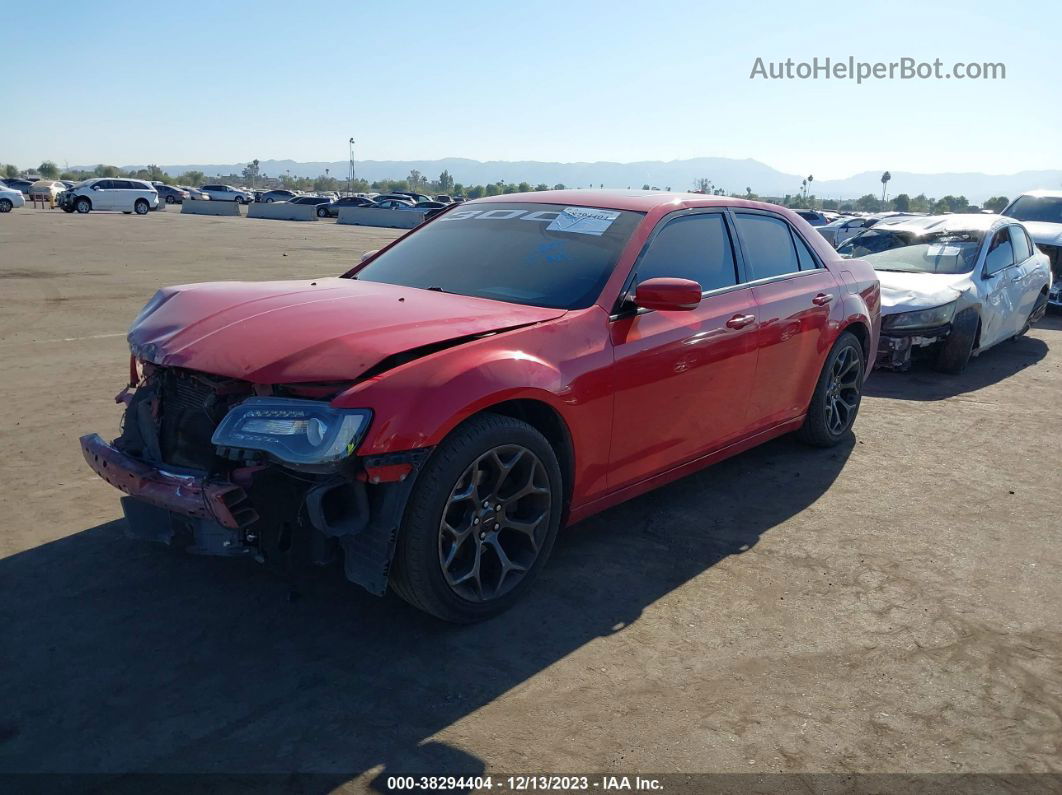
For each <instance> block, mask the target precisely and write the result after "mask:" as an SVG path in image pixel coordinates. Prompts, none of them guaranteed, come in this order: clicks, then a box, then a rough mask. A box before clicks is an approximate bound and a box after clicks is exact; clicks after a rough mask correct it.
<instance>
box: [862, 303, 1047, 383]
mask: <svg viewBox="0 0 1062 795" xmlns="http://www.w3.org/2000/svg"><path fill="white" fill-rule="evenodd" d="M1037 328H1047V329H1051V330H1052V331H1053V330H1055V329H1062V322H1059V319H1057V318H1054V317H1049V318H1045V319H1044V320H1043V321H1041V323H1040V324H1039V325H1038V326H1037ZM1047 350H1048V344H1047V343H1046V342H1044V341H1043V340H1042V339H1037V338H1035V337H1029V336H1024V337H1019V338H1017V339H1014V340H1008V341H1006V342H1001V343H999V344H998V345H996V346H995V347H993V348H989V349H988V350H987V351H985V352H984V353H982V354H981V355H980V356H975V357H974V358H973V359H971V360H970V364H969V365H968V366H967V368H966V370H965V371H963V373H962V374H960V375H948V374H946V373H939V372H937V371H936V370H934V369H933V368H932V367H931V366H930V363H929V362H927V361H915V362H914V363H913V364H912V366H911V369H910V370H908V371H907V372H904V373H897V372H893V371H890V370H876V371H875V372H874V374H873V375H872V376H871V378H870V380H869V381H867V385H866V389H865V390H864V394H865V395H866V396H867V397H883V398H894V399H899V400H946V399H947V398H951V397H955V396H956V395H963V394H966V393H968V392H976V391H978V390H979V389H984V388H985V387H988V386H992V385H993V384H996V383H998V382H1000V381H1004V380H1006V379H1007V378H1010V377H1011V376H1012V375H1014V374H1016V373H1018V372H1020V371H1021V370H1024V369H1025V368H1026V367H1029V366H1031V365H1034V364H1036V363H1037V362H1039V361H1040V360H1041V359H1043V358H1044V357H1045V356H1046V355H1047Z"/></svg>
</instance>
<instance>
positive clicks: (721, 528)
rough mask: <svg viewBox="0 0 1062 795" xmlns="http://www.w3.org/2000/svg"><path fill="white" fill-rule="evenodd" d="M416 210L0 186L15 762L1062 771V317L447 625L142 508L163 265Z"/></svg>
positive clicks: (392, 770)
mask: <svg viewBox="0 0 1062 795" xmlns="http://www.w3.org/2000/svg"><path fill="white" fill-rule="evenodd" d="M395 234H396V233H394V232H392V231H390V230H370V229H364V228H359V227H348V226H337V225H335V224H334V223H331V222H323V223H305V224H300V223H293V222H282V221H266V220H248V219H246V218H210V217H197V216H182V215H179V214H178V213H177V212H175V211H173V210H171V211H169V212H166V213H153V214H151V215H149V216H147V217H143V218H140V217H134V216H125V215H121V214H104V213H93V214H90V215H87V216H77V215H66V214H64V213H62V212H58V211H39V210H38V211H33V210H28V209H26V210H16V211H15V212H12V213H11V214H9V215H7V216H0V372H2V373H3V376H2V381H0V383H2V384H3V393H4V395H5V398H6V400H5V410H6V416H5V418H4V421H3V422H2V423H0V445H2V447H0V484H2V486H0V515H2V516H3V525H2V526H3V529H4V532H3V534H2V536H0V638H2V641H0V660H2V661H3V662H2V665H3V670H2V676H0V704H2V705H3V708H2V709H0V771H7V772H11V771H64V772H70V771H90V772H100V773H118V772H125V771H156V772H173V771H218V772H227V771H236V772H241V773H247V772H259V771H264V772H284V771H289V770H299V771H316V772H320V773H323V774H325V775H324V776H323V777H322V778H321V779H320V780H319V783H320V789H321V790H327V789H329V788H332V787H339V786H341V785H343V784H346V783H348V782H351V783H350V786H351V787H352V788H353V787H357V786H360V785H361V784H363V783H366V782H369V781H372V780H373V779H376V778H377V777H378V776H380V775H381V774H382V775H383V776H386V775H389V774H390V775H393V774H396V773H402V774H408V773H413V772H425V773H443V772H464V773H478V772H483V771H487V772H493V773H517V772H522V773H544V772H556V773H571V772H605V771H615V772H620V773H635V772H643V773H667V772H686V773H689V772H709V771H712V772H720V771H725V772H740V773H748V772H838V773H858V772H896V771H907V772H939V773H959V772H969V771H978V772H995V773H1000V772H1008V773H1016V772H1048V771H1053V772H1056V773H1058V772H1062V576H1060V574H1062V565H1060V564H1062V551H1060V545H1059V529H1060V523H1059V519H1058V516H1059V500H1060V497H1062V475H1060V471H1062V469H1060V466H1059V456H1060V454H1062V421H1060V404H1059V395H1060V394H1062V321H1060V318H1059V316H1049V317H1048V318H1047V319H1046V320H1045V321H1044V322H1043V323H1042V324H1041V325H1040V326H1039V327H1037V328H1035V329H1034V330H1033V331H1032V332H1031V333H1030V334H1029V335H1028V336H1027V337H1025V338H1023V339H1021V340H1018V341H1016V342H1013V343H1005V344H1003V345H1002V346H1001V347H999V348H997V349H996V350H994V351H991V352H989V353H987V354H986V355H984V356H983V357H980V358H978V359H976V360H974V361H973V362H972V364H971V366H970V368H969V370H968V372H967V373H966V374H965V375H964V376H962V377H958V378H950V377H946V376H940V375H937V374H935V373H931V372H928V371H925V370H916V371H915V372H913V373H909V374H890V373H877V374H875V376H874V377H873V378H872V380H871V382H870V384H869V385H868V391H869V393H868V396H867V397H866V399H865V401H864V403H863V407H862V412H861V414H860V418H859V421H858V422H857V424H856V428H855V431H856V432H855V436H854V438H852V439H851V440H850V442H849V443H847V444H845V445H842V446H841V447H839V448H837V449H835V450H831V451H820V450H811V449H808V448H805V447H802V446H800V445H798V444H797V443H795V442H793V441H791V440H788V439H782V440H778V441H775V442H772V443H770V444H768V445H766V446H764V447H762V448H759V449H757V450H753V451H751V452H749V453H746V454H744V455H742V456H740V457H738V458H735V459H732V460H730V461H728V462H725V463H723V464H721V465H718V466H716V467H714V468H711V469H709V470H706V471H704V472H702V473H701V474H699V475H696V476H693V477H690V478H687V479H685V480H683V481H680V482H678V483H676V484H673V485H671V486H669V487H666V488H664V489H661V490H659V491H657V492H655V493H653V494H651V495H647V496H645V497H642V498H639V499H637V500H634V501H633V502H630V503H628V504H626V505H624V506H621V507H619V508H617V509H614V510H612V511H609V512H607V513H605V514H603V515H600V516H598V517H596V518H594V519H592V520H590V521H587V522H585V523H583V524H582V525H580V526H578V527H576V528H573V529H572V530H570V531H569V532H567V533H566V534H564V535H562V537H561V539H560V541H559V543H558V545H557V549H556V552H555V554H554V558H553V560H552V561H551V563H550V565H549V566H548V567H547V569H546V572H545V574H544V576H543V578H542V579H541V580H540V582H539V583H538V585H537V587H536V588H535V589H534V590H533V592H532V593H531V594H530V598H528V599H526V600H525V601H524V602H523V603H521V604H520V605H519V606H518V607H517V608H516V609H515V610H513V611H512V612H510V613H508V614H507V615H505V616H504V617H502V618H500V619H497V620H495V621H493V622H491V623H487V624H484V625H480V626H474V627H467V628H457V627H452V626H447V625H442V624H439V623H437V622H435V621H433V620H431V619H429V618H427V617H425V616H423V615H421V614H420V613H418V612H417V611H415V610H413V609H411V608H408V607H406V606H405V605H404V604H403V603H401V602H400V601H399V600H398V599H397V598H394V597H387V598H385V599H382V600H381V599H377V598H375V597H372V596H370V595H368V594H367V593H364V592H363V591H361V590H360V589H358V588H357V587H355V586H352V585H348V584H346V583H344V582H343V581H342V579H341V577H340V576H339V575H338V574H335V573H331V574H329V573H326V574H325V575H322V576H321V577H320V578H319V579H317V580H313V581H311V582H308V583H305V584H302V585H300V586H299V588H300V593H301V596H300V597H299V598H291V590H290V587H289V585H288V584H286V583H284V582H282V581H280V580H278V579H277V578H275V577H274V576H273V575H271V574H269V573H268V572H266V571H265V570H263V569H262V568H261V567H259V566H257V565H256V564H254V563H253V562H250V561H240V562H234V561H224V560H216V559H203V558H193V557H190V556H186V555H184V554H182V553H178V552H174V551H171V550H168V549H166V548H164V547H156V546H152V545H148V544H145V543H141V542H136V541H131V540H127V539H125V538H124V536H123V534H122V523H121V521H120V519H119V516H120V509H119V504H118V493H117V492H116V491H115V490H114V489H112V488H111V487H109V486H108V485H106V484H105V483H103V482H102V481H101V480H99V479H98V478H96V477H95V476H94V475H92V473H91V472H90V471H89V470H88V469H87V467H86V466H85V465H84V462H83V461H82V459H81V455H80V451H79V448H78V444H77V437H78V436H79V435H80V434H82V433H86V432H90V431H98V432H100V433H101V434H102V435H104V436H105V437H108V438H110V437H111V436H113V435H115V433H116V429H117V424H118V420H119V416H120V412H119V409H118V407H117V406H115V404H114V402H113V400H112V398H113V396H114V395H115V394H116V393H117V392H118V391H119V390H120V389H121V388H122V386H123V384H124V380H125V378H126V374H127V349H126V346H125V341H124V333H125V330H126V328H127V327H128V325H129V322H130V321H131V320H132V318H133V316H134V315H135V314H136V312H137V311H138V309H139V308H140V306H141V305H142V304H143V303H144V302H145V301H146V300H147V299H148V297H150V295H151V294H152V292H153V291H154V290H155V289H156V287H158V286H161V285H166V284H175V283H185V282H194V281H204V280H211V279H278V278H295V277H308V276H319V275H325V274H333V273H338V272H341V271H342V270H344V269H345V268H346V267H348V266H349V265H351V264H353V263H354V262H356V261H357V260H358V258H359V256H360V254H361V252H363V251H365V250H367V249H371V248H377V247H379V245H380V244H381V243H382V242H384V241H386V240H390V239H392V238H393V237H394V236H395Z"/></svg>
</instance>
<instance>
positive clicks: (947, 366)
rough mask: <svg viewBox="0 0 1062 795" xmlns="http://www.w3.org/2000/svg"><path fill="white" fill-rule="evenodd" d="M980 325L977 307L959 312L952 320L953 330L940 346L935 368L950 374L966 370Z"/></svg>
mask: <svg viewBox="0 0 1062 795" xmlns="http://www.w3.org/2000/svg"><path fill="white" fill-rule="evenodd" d="M980 326H981V318H980V317H979V316H978V314H977V310H976V309H964V310H963V311H961V312H960V313H959V314H957V315H956V316H955V319H954V320H952V321H951V332H950V333H949V334H948V336H947V337H946V338H945V340H944V343H943V344H942V345H941V346H940V352H939V353H938V354H937V361H936V363H935V364H934V367H935V369H936V370H938V371H940V372H942V373H948V374H949V375H959V373H961V372H962V371H963V370H965V369H966V365H968V364H969V363H970V357H971V356H972V355H973V349H974V343H975V342H976V340H977V330H978V329H979V328H980Z"/></svg>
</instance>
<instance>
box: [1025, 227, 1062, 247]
mask: <svg viewBox="0 0 1062 795" xmlns="http://www.w3.org/2000/svg"><path fill="white" fill-rule="evenodd" d="M1021 223H1022V226H1024V227H1025V228H1026V229H1028V230H1029V237H1031V238H1032V239H1033V242H1034V243H1043V244H1045V245H1048V246H1062V224H1052V223H1051V222H1049V221H1022V222H1021Z"/></svg>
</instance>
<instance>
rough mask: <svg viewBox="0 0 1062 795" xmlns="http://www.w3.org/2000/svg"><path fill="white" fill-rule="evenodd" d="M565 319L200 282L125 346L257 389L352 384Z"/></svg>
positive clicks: (415, 300) (346, 283)
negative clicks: (396, 365)
mask: <svg viewBox="0 0 1062 795" xmlns="http://www.w3.org/2000/svg"><path fill="white" fill-rule="evenodd" d="M564 314H565V312H564V310H563V309H547V308H542V307H533V306H522V305H519V304H508V303H504V302H501V301H491V300H488V299H485V298H472V297H469V296H462V295H450V294H447V293H440V292H436V291H433V290H420V289H417V288H413V287H397V286H395V285H390V284H381V283H378V282H368V281H357V280H354V279H341V278H331V277H330V278H322V279H314V280H305V281H282V282H209V283H204V284H191V285H184V286H179V287H166V288H163V289H162V290H159V291H158V292H157V293H156V294H155V296H154V297H153V298H152V299H151V301H149V302H148V303H147V305H146V306H145V307H144V309H143V310H142V311H141V313H140V315H139V316H138V317H137V319H136V320H135V321H134V323H133V326H132V328H131V329H130V330H129V346H130V349H131V350H132V351H133V353H134V354H135V355H136V356H138V357H139V358H141V359H143V360H145V361H149V362H153V363H154V364H157V365H161V366H167V367H185V368H188V369H192V370H199V371H201V372H207V373H213V374H215V375H222V376H227V377H231V378H240V379H243V380H245V381H251V382H253V383H259V384H278V383H305V382H311V381H353V380H355V379H356V378H357V377H358V376H359V375H361V374H362V373H364V372H365V371H366V370H368V369H369V368H371V367H373V366H374V365H376V364H379V363H380V362H382V361H383V360H384V359H386V358H387V357H389V356H392V355H394V354H399V353H404V352H407V351H411V350H414V349H420V348H424V347H425V346H436V345H440V344H446V343H449V342H454V341H457V340H463V339H465V338H469V337H476V336H479V335H482V334H486V333H489V332H495V331H501V330H506V329H511V328H516V327H519V326H526V325H530V324H533V323H543V322H545V321H548V320H553V319H554V318H558V317H561V316H562V315H564Z"/></svg>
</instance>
